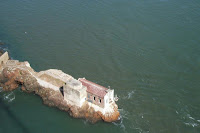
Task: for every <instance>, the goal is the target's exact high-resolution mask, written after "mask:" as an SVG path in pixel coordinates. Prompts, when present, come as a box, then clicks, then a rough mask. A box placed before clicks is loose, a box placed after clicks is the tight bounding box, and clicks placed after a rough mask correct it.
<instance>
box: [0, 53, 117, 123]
mask: <svg viewBox="0 0 200 133" xmlns="http://www.w3.org/2000/svg"><path fill="white" fill-rule="evenodd" d="M0 86H1V87H3V90H4V91H12V90H14V89H16V88H18V87H19V86H20V87H21V90H22V91H24V92H28V93H35V94H37V95H39V96H40V97H41V98H42V100H43V103H44V104H46V105H48V106H50V107H57V108H58V109H60V110H62V111H66V112H68V113H69V114H70V115H71V116H73V117H74V118H85V119H87V120H89V121H90V122H92V123H95V122H97V121H100V120H103V121H105V122H113V121H116V120H118V119H119V116H120V113H119V111H118V106H117V104H116V103H115V101H117V99H118V98H117V97H116V96H114V90H112V89H110V88H105V87H103V86H100V85H98V84H95V83H93V82H91V81H89V80H87V79H85V78H79V79H75V78H73V77H72V76H71V75H68V74H66V73H64V72H62V71H61V70H57V69H49V70H46V71H40V72H35V70H34V69H33V68H31V66H30V64H29V62H27V61H25V62H20V61H18V60H11V59H9V55H8V52H4V53H2V54H0Z"/></svg>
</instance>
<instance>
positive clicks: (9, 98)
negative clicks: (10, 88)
mask: <svg viewBox="0 0 200 133" xmlns="http://www.w3.org/2000/svg"><path fill="white" fill-rule="evenodd" d="M3 99H4V100H5V101H7V102H12V101H13V100H15V94H14V93H13V92H11V93H9V94H4V95H3Z"/></svg>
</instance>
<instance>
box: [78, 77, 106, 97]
mask: <svg viewBox="0 0 200 133" xmlns="http://www.w3.org/2000/svg"><path fill="white" fill-rule="evenodd" d="M79 81H80V82H81V83H82V84H83V85H84V86H86V87H87V92H89V93H91V94H94V95H96V96H99V97H101V98H103V97H104V96H105V95H106V93H107V92H106V90H108V89H107V88H105V87H103V86H101V85H98V84H95V83H93V82H91V81H88V80H86V79H85V78H80V79H79Z"/></svg>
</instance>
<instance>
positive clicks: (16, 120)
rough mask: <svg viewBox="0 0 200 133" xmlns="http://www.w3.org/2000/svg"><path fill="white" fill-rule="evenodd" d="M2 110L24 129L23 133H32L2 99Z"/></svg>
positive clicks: (0, 104) (0, 106) (0, 101)
mask: <svg viewBox="0 0 200 133" xmlns="http://www.w3.org/2000/svg"><path fill="white" fill-rule="evenodd" d="M0 108H1V109H4V110H5V111H6V113H7V114H8V116H9V117H10V118H11V119H12V120H13V121H14V122H15V123H16V124H17V125H18V126H19V127H20V128H21V129H22V131H23V133H30V132H29V130H28V129H27V128H26V127H25V126H24V125H23V123H21V122H20V121H19V120H18V118H17V117H16V116H15V114H14V113H13V112H12V111H11V110H10V109H9V107H8V106H7V105H6V104H5V103H4V102H3V100H2V98H0Z"/></svg>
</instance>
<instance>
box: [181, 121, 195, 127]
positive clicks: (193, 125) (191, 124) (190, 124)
mask: <svg viewBox="0 0 200 133" xmlns="http://www.w3.org/2000/svg"><path fill="white" fill-rule="evenodd" d="M184 123H185V125H187V126H192V127H197V126H198V124H197V123H188V122H184Z"/></svg>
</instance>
